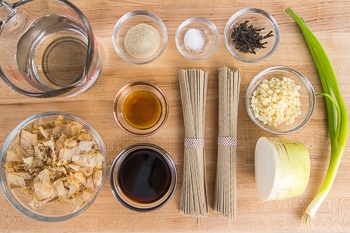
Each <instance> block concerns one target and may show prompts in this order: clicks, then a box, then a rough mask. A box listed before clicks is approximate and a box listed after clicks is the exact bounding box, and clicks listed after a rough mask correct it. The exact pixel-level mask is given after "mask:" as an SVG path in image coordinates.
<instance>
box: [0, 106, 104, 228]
mask: <svg viewBox="0 0 350 233" xmlns="http://www.w3.org/2000/svg"><path fill="white" fill-rule="evenodd" d="M1 163H2V164H1V167H0V172H1V185H2V189H3V191H4V193H5V195H6V197H7V199H8V200H9V202H10V203H11V204H12V205H13V206H14V207H15V208H16V209H17V210H18V211H20V212H21V213H22V214H24V215H26V216H28V217H31V218H33V219H36V220H39V221H45V222H57V221H63V220H67V219H70V218H72V217H75V216H77V215H79V214H80V213H82V212H83V211H84V210H86V209H87V208H88V207H89V206H91V205H92V203H93V202H94V201H95V200H96V198H97V196H98V195H99V193H100V192H101V190H102V187H103V185H104V182H105V180H106V176H107V166H108V163H107V152H106V148H105V145H104V143H103V141H102V139H101V137H100V136H99V134H98V133H97V132H96V131H95V130H94V129H93V128H92V127H91V126H90V125H89V124H88V123H86V122H85V121H84V120H82V119H80V118H78V117H76V116H73V115H71V114H68V113H63V112H44V113H40V114H37V115H34V116H31V117H29V118H27V119H26V120H24V121H23V122H21V123H20V124H19V125H17V126H16V127H15V128H14V130H13V131H12V132H11V133H10V134H9V135H8V137H7V138H6V140H5V142H4V144H3V146H2V148H1Z"/></svg>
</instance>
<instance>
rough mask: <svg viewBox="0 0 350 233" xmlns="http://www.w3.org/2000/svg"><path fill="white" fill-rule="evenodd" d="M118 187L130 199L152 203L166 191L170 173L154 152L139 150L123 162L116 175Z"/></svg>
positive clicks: (169, 182)
mask: <svg viewBox="0 0 350 233" xmlns="http://www.w3.org/2000/svg"><path fill="white" fill-rule="evenodd" d="M118 181H119V183H120V187H121V189H122V191H123V193H125V194H126V195H127V196H128V197H129V198H130V199H132V200H133V201H136V202H139V203H152V202H154V201H157V200H159V199H160V198H161V197H162V196H164V194H165V193H166V192H167V191H168V189H169V187H170V184H171V171H170V168H169V167H168V165H167V163H166V161H165V159H164V158H163V157H162V155H160V154H159V153H157V152H156V151H153V150H150V149H139V150H136V151H133V152H131V153H130V154H129V155H128V156H127V157H126V158H125V160H124V161H123V163H122V164H121V166H120V170H119V173H118Z"/></svg>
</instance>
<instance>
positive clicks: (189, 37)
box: [184, 28, 205, 53]
mask: <svg viewBox="0 0 350 233" xmlns="http://www.w3.org/2000/svg"><path fill="white" fill-rule="evenodd" d="M184 43H185V47H186V49H188V50H191V51H192V52H193V53H200V52H202V51H203V48H204V46H205V37H204V36H203V34H202V32H201V31H200V30H198V29H196V28H190V29H188V30H187V32H186V34H185V37H184Z"/></svg>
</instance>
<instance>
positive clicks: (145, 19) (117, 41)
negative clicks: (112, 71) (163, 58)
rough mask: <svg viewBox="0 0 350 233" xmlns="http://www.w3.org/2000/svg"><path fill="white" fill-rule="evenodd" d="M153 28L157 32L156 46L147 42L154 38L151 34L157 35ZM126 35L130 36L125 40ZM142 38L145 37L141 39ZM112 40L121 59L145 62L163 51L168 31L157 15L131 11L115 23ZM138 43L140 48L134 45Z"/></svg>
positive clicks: (139, 62)
mask: <svg viewBox="0 0 350 233" xmlns="http://www.w3.org/2000/svg"><path fill="white" fill-rule="evenodd" d="M145 28H146V29H147V30H146V29H145ZM150 29H152V30H150ZM155 30H156V31H157V32H158V34H159V38H157V39H159V41H158V40H157V42H159V45H158V46H157V44H154V45H153V44H150V43H149V42H150V40H155V38H154V37H152V36H155V35H158V34H157V32H155ZM135 31H137V32H138V33H136V32H135ZM128 32H129V36H127V35H128ZM131 35H133V36H131ZM126 36H127V38H130V39H128V40H127V42H125V37H126ZM144 38H147V39H146V40H143V39H144ZM112 41H113V45H114V49H115V51H116V52H117V54H118V55H119V56H120V57H121V58H122V59H123V60H125V61H127V62H130V63H133V64H146V63H150V62H152V61H154V60H156V59H157V58H158V57H159V56H160V55H161V54H162V53H163V51H164V49H165V47H166V45H167V42H168V33H167V30H166V27H165V25H164V23H163V21H162V20H161V19H160V18H159V17H158V16H157V15H155V14H153V13H151V12H148V11H133V12H129V13H127V14H125V15H123V16H122V17H121V18H120V19H119V20H118V22H117V23H116V24H115V26H114V31H113V35H112ZM140 44H141V45H142V48H140V47H135V46H136V45H138V46H139V45H140Z"/></svg>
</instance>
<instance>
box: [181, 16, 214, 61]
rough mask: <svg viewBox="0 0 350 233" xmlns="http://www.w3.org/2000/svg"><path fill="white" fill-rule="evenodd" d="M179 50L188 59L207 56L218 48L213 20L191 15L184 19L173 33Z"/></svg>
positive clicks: (199, 58) (198, 58)
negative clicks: (191, 16)
mask: <svg viewBox="0 0 350 233" xmlns="http://www.w3.org/2000/svg"><path fill="white" fill-rule="evenodd" d="M175 42H176V47H177V49H178V50H179V52H180V53H181V54H182V55H183V56H184V57H186V58H187V59H190V60H203V59H206V58H209V57H210V56H211V55H212V54H213V53H214V52H215V51H216V50H217V48H218V45H219V33H218V30H217V28H216V26H215V24H214V23H213V22H211V21H210V20H208V19H205V18H200V17H193V18H190V19H187V20H185V21H184V22H183V23H182V24H181V25H180V26H179V28H178V29H177V31H176V35H175Z"/></svg>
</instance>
